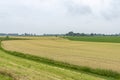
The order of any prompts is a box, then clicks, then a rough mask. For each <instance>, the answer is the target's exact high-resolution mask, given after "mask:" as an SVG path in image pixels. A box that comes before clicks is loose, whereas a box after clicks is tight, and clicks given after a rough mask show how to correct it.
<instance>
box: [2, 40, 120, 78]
mask: <svg viewBox="0 0 120 80" xmlns="http://www.w3.org/2000/svg"><path fill="white" fill-rule="evenodd" d="M10 40H11V39H10ZM2 41H4V40H1V41H0V50H2V51H4V52H6V53H7V54H10V55H13V56H17V57H21V58H24V59H28V60H32V61H36V62H41V63H44V64H48V65H52V66H56V67H60V68H65V69H69V70H74V71H77V72H85V73H90V74H95V75H99V76H104V77H111V78H115V79H120V73H118V72H115V71H112V70H104V69H93V68H90V67H86V66H78V65H73V64H69V63H65V62H61V61H56V60H52V59H48V58H44V57H40V56H35V55H30V54H25V53H21V52H16V51H8V50H5V49H4V48H3V47H2Z"/></svg>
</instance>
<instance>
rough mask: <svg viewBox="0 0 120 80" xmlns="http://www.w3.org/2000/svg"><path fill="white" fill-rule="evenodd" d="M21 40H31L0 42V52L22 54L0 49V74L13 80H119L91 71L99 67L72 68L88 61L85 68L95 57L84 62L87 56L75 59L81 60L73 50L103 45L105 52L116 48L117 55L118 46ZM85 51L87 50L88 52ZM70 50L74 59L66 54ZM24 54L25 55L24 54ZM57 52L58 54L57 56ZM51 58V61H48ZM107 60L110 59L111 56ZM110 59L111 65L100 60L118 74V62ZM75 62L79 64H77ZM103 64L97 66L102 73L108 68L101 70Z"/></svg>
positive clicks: (46, 38)
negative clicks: (7, 75)
mask: <svg viewBox="0 0 120 80" xmlns="http://www.w3.org/2000/svg"><path fill="white" fill-rule="evenodd" d="M22 38H23V37H22ZM25 38H29V39H32V40H11V41H3V42H2V47H3V48H5V49H7V50H12V51H18V52H22V53H18V52H11V51H6V50H3V49H2V48H0V70H2V72H7V73H9V74H10V75H12V77H13V78H14V79H16V80H120V79H119V78H118V77H120V76H119V74H117V72H109V71H107V70H100V69H98V70H95V69H92V68H96V67H98V66H99V64H96V65H93V66H95V67H92V66H91V67H92V68H91V67H90V66H88V67H87V68H85V67H80V66H74V65H73V64H79V65H85V64H84V61H83V60H88V61H90V63H89V64H92V62H94V61H93V59H97V58H95V57H94V56H96V53H94V54H92V56H93V57H92V56H91V58H89V59H87V57H89V56H90V55H88V54H89V53H86V55H88V56H86V55H83V54H82V57H79V58H80V59H79V58H77V56H81V55H79V48H77V47H80V46H83V47H86V46H88V45H89V47H91V46H99V47H100V46H101V47H102V45H104V47H107V48H106V49H108V48H111V49H112V47H113V46H114V47H115V48H114V49H115V50H116V48H118V51H117V52H118V53H119V44H118V43H117V44H116V43H113V44H112V43H110V44H108V43H102V44H101V43H89V42H88V43H86V42H76V41H69V40H66V39H63V38H60V37H57V38H56V37H36V38H35V37H33V38H32V37H25ZM14 39H15V38H14ZM80 44H81V45H80ZM75 46H76V47H75ZM73 47H74V48H73ZM89 47H87V48H88V49H91V48H89ZM76 48H77V49H76ZM70 49H71V50H75V51H73V52H74V54H75V55H76V56H75V55H73V52H71V51H69V50H70ZM114 49H113V52H114ZM21 50H24V51H21ZM76 50H77V51H76ZM81 50H82V49H80V51H81ZM83 50H84V49H83ZM97 50H98V49H97V48H96V51H97ZM26 51H28V53H27V54H26ZM60 52H62V53H61V55H60ZM67 52H69V54H66V53H67ZM98 52H99V50H98ZM23 53H24V54H23ZM52 53H53V54H52ZM56 53H57V54H56ZM80 53H81V52H80ZM34 55H35V56H34ZM44 55H45V56H44ZM52 56H53V57H54V58H52ZM111 56H113V54H112V53H111ZM117 56H118V55H117ZM42 57H44V58H42ZM74 57H75V58H74ZM113 57H114V56H113ZM113 57H112V58H110V59H113V60H112V62H111V61H109V58H108V59H105V58H106V56H105V55H104V57H103V58H104V59H103V58H102V59H101V60H108V61H107V62H105V64H107V65H109V64H110V65H111V68H112V69H113V70H115V71H116V70H119V61H118V62H117V63H116V60H114V59H116V58H113ZM48 58H49V59H48ZM118 58H119V56H118ZM65 59H66V60H65ZM99 59H100V58H98V59H97V61H96V60H95V63H98V62H100V61H101V60H100V61H99ZM62 60H64V61H65V62H67V63H64V61H62ZM117 60H118V59H117ZM59 61H60V62H59ZM76 61H80V63H81V64H80V63H79V62H76ZM82 61H83V62H82ZM69 62H72V63H70V65H69V64H68V63H69ZM75 62H76V63H75ZM95 63H93V64H95ZM100 63H101V62H100ZM112 63H114V64H115V65H113V64H112ZM105 64H104V65H103V66H101V67H103V69H106V68H108V67H106V68H104V66H106V65H105ZM86 66H87V65H86ZM114 66H116V67H114ZM89 67H90V68H89ZM117 67H118V69H117ZM118 72H119V71H118ZM95 73H96V74H95ZM116 75H117V77H116ZM108 76H109V77H108ZM2 78H3V79H2ZM6 78H7V77H6V76H5V75H0V80H1V79H2V80H9V79H6ZM10 80H11V79H10Z"/></svg>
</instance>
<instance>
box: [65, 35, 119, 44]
mask: <svg viewBox="0 0 120 80" xmlns="http://www.w3.org/2000/svg"><path fill="white" fill-rule="evenodd" d="M63 38H65V39H69V40H73V41H89V42H112V43H120V36H65V37H63Z"/></svg>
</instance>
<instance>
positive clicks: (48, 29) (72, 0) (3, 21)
mask: <svg viewBox="0 0 120 80" xmlns="http://www.w3.org/2000/svg"><path fill="white" fill-rule="evenodd" d="M68 31H74V32H80V33H82V32H84V33H120V0H0V33H25V32H27V33H37V34H44V33H67V32H68Z"/></svg>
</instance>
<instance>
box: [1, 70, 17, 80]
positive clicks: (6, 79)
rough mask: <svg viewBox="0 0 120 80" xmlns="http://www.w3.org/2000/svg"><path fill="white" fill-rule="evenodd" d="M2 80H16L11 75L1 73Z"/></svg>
mask: <svg viewBox="0 0 120 80" xmlns="http://www.w3.org/2000/svg"><path fill="white" fill-rule="evenodd" d="M0 80H16V79H15V78H14V77H13V76H12V75H11V74H10V73H8V72H5V71H0Z"/></svg>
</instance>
